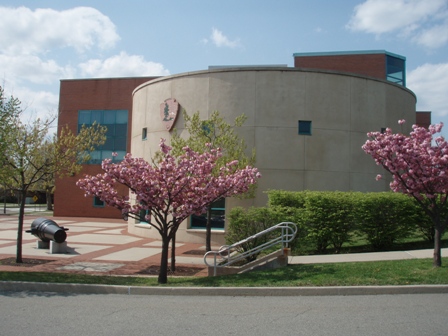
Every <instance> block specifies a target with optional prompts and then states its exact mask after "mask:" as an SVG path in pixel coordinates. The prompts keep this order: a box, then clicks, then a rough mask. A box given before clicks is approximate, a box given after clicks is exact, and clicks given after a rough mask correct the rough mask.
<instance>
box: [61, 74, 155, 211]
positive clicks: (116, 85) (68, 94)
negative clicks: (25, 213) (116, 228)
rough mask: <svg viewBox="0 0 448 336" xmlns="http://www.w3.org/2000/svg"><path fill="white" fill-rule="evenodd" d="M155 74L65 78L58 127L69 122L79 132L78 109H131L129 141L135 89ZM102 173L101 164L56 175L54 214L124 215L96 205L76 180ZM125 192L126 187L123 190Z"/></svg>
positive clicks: (129, 110) (85, 166)
mask: <svg viewBox="0 0 448 336" xmlns="http://www.w3.org/2000/svg"><path fill="white" fill-rule="evenodd" d="M154 78H156V77H135V78H105V79H85V80H62V81H61V86H60V92H59V118H58V129H61V128H62V127H63V126H65V125H69V127H70V128H71V130H72V131H73V132H77V127H78V111H79V110H128V113H129V114H128V115H129V121H128V143H127V151H128V152H129V151H130V136H131V125H132V91H133V90H134V89H135V88H136V87H137V86H139V85H140V84H142V83H145V82H147V81H149V80H152V79H154ZM100 172H102V170H101V166H100V165H84V167H83V170H82V171H81V173H80V174H78V175H75V176H73V177H65V178H57V179H56V189H55V193H54V215H55V216H61V217H76V216H82V217H103V218H121V214H120V212H119V211H118V210H116V209H114V208H111V207H108V206H105V207H103V208H100V207H94V206H93V199H92V198H91V197H88V198H86V197H84V193H83V191H82V190H81V189H79V188H78V187H77V186H76V185H75V183H76V181H77V180H78V179H79V178H80V177H82V176H83V175H84V174H89V175H93V174H97V173H100ZM123 192H124V189H123Z"/></svg>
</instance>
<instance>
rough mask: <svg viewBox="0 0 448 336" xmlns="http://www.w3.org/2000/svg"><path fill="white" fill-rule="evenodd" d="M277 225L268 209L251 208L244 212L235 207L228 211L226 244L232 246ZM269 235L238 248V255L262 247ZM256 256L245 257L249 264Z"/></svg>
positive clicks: (242, 209) (273, 214) (273, 215)
mask: <svg viewBox="0 0 448 336" xmlns="http://www.w3.org/2000/svg"><path fill="white" fill-rule="evenodd" d="M275 224H278V223H277V222H276V219H275V213H274V212H273V211H272V210H271V209H269V208H255V207H251V208H249V209H247V210H245V209H244V208H242V207H235V208H233V209H232V210H231V211H230V216H229V227H228V230H227V234H226V243H227V244H228V245H232V244H234V243H237V242H239V241H241V240H243V239H245V238H248V237H250V236H253V235H254V234H256V233H259V232H261V231H263V230H266V229H268V228H270V227H271V226H273V225H275ZM270 237H271V236H270V235H269V234H266V235H263V236H261V237H257V238H255V239H252V240H250V241H248V242H246V243H244V244H242V245H240V247H239V248H238V251H239V252H240V253H243V252H247V251H250V250H251V249H253V248H255V247H257V246H259V245H262V244H264V243H266V242H268V241H269V240H270ZM257 256H258V254H253V255H251V256H248V257H246V261H247V262H250V261H253V260H255V259H257Z"/></svg>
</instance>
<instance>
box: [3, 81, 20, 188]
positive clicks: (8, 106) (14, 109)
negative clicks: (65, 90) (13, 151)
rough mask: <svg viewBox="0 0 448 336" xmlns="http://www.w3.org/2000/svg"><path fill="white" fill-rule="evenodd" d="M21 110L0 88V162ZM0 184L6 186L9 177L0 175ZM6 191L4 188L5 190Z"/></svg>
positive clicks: (15, 99)
mask: <svg viewBox="0 0 448 336" xmlns="http://www.w3.org/2000/svg"><path fill="white" fill-rule="evenodd" d="M21 113H22V110H21V108H20V101H19V100H18V99H17V98H14V97H12V96H11V97H6V94H5V91H4V89H3V88H2V87H1V86H0V162H1V163H3V162H4V161H5V154H6V148H7V147H8V146H9V139H10V137H11V130H12V129H13V128H14V126H15V120H16V119H17V118H19V116H20V114H21ZM1 177H2V180H1V183H2V185H3V186H6V184H7V179H8V178H9V176H7V175H6V174H4V173H3V174H1ZM5 189H6V188H5Z"/></svg>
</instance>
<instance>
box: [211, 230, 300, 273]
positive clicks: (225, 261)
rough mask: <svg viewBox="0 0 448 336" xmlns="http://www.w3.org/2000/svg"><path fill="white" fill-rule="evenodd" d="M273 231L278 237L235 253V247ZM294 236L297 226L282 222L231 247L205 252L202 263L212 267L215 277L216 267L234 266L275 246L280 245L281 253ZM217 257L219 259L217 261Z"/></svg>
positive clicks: (226, 246) (225, 246) (224, 246)
mask: <svg viewBox="0 0 448 336" xmlns="http://www.w3.org/2000/svg"><path fill="white" fill-rule="evenodd" d="M275 230H280V235H279V236H278V237H275V238H272V239H271V240H270V241H268V242H265V243H263V244H260V245H258V246H256V247H254V248H253V249H251V250H248V251H244V252H241V253H235V250H236V249H237V247H239V246H241V245H243V244H244V243H247V242H249V241H251V240H253V239H256V238H259V237H261V236H264V235H265V234H268V233H270V232H272V231H275ZM296 234H297V225H296V224H295V223H292V222H282V223H279V224H277V225H274V226H271V227H270V228H269V229H266V230H264V231H261V232H259V233H256V234H254V235H253V236H250V237H248V238H246V239H243V240H240V241H239V242H237V243H234V244H232V245H223V246H221V247H220V248H219V249H218V251H209V252H207V253H206V254H205V255H204V263H205V264H206V265H207V266H209V267H213V275H214V276H216V273H217V271H216V270H217V268H218V267H224V266H228V265H231V264H234V263H236V262H237V261H239V260H242V259H245V258H246V257H249V256H251V255H254V254H258V253H260V252H261V251H264V250H266V249H268V248H270V247H272V246H275V245H277V244H280V243H281V245H282V251H283V249H284V248H286V247H288V243H290V242H291V241H292V240H293V239H294V238H295V236H296ZM283 253H284V252H283ZM210 255H213V264H212V265H210V264H209V263H208V261H207V257H208V256H210ZM218 257H219V258H220V259H219V260H218Z"/></svg>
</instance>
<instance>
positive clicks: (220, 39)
mask: <svg viewBox="0 0 448 336" xmlns="http://www.w3.org/2000/svg"><path fill="white" fill-rule="evenodd" d="M210 39H211V41H212V43H213V44H214V45H216V46H217V47H218V48H220V47H228V48H236V47H239V46H240V40H239V39H236V40H233V41H232V40H229V38H228V37H227V36H225V35H224V34H223V33H222V32H221V31H220V30H218V29H216V28H213V30H212V35H211V36H210Z"/></svg>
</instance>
